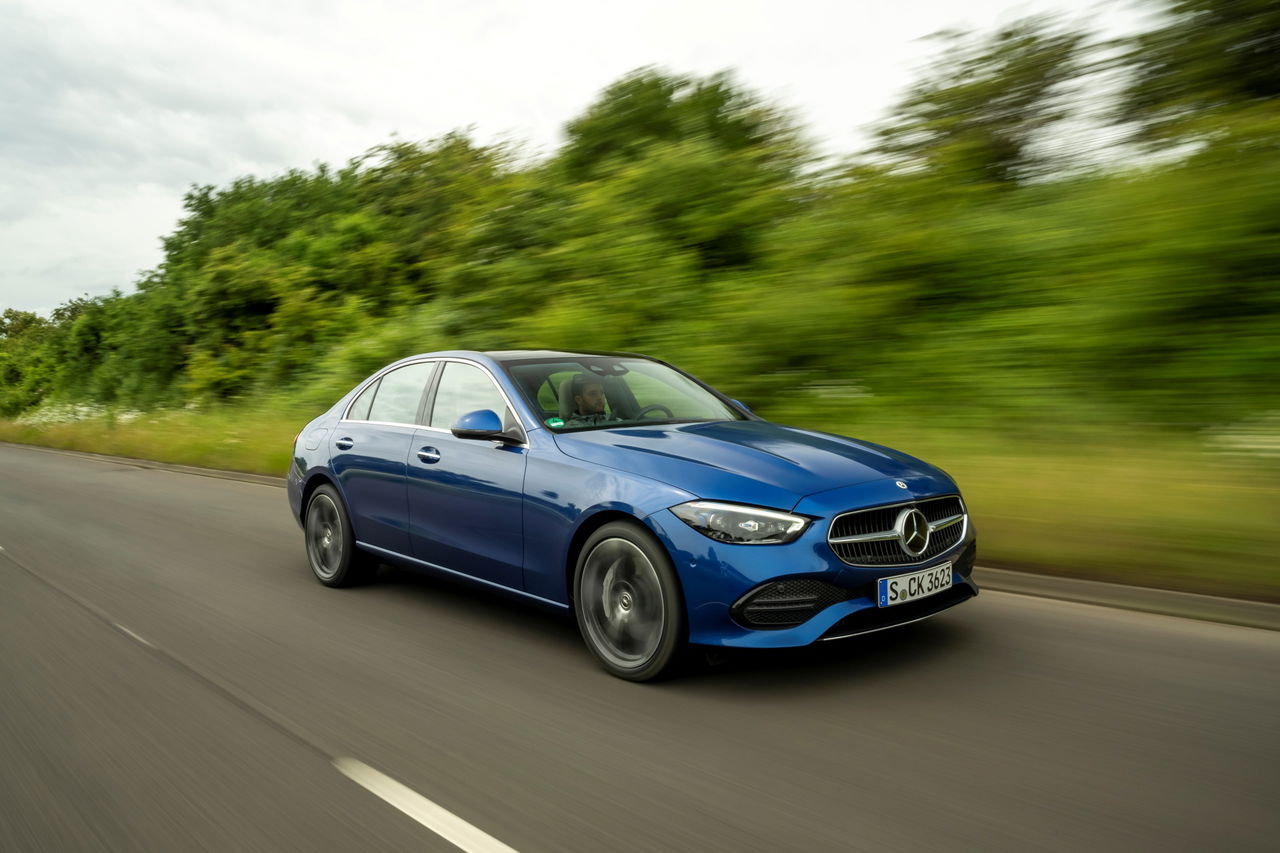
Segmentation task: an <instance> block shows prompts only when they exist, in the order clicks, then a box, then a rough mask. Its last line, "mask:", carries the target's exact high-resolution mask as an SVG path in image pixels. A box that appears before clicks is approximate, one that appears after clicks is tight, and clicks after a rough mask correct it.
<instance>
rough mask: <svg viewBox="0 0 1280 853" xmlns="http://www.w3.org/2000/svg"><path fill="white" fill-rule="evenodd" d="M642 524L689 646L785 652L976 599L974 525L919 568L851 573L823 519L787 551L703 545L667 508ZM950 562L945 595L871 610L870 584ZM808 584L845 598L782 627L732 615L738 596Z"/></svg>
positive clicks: (771, 547)
mask: <svg viewBox="0 0 1280 853" xmlns="http://www.w3.org/2000/svg"><path fill="white" fill-rule="evenodd" d="M646 521H647V522H648V523H649V525H650V527H651V528H652V529H653V530H654V532H655V533H656V534H657V535H658V537H659V538H660V539H662V541H663V544H664V545H666V547H667V551H668V553H669V554H670V555H671V558H672V561H673V562H674V563H675V567H676V571H677V573H678V574H679V575H680V581H681V586H682V588H683V591H684V597H685V606H686V610H687V614H688V619H689V642H691V643H697V644H700V645H707V646H732V647H737V648H788V647H794V646H807V645H810V644H811V643H814V642H816V641H819V640H825V639H837V638H839V637H844V636H852V635H854V634H861V633H867V632H869V631H878V630H882V629H884V628H890V627H893V626H895V625H902V624H906V623H908V622H914V621H916V620H917V619H923V618H925V617H926V616H930V615H933V614H934V613H938V612H940V611H942V610H945V609H947V608H949V607H952V606H954V605H956V604H959V603H960V602H962V601H966V600H968V599H969V598H972V597H973V596H975V595H977V594H978V586H977V584H975V583H974V582H973V578H972V574H973V561H974V554H975V551H976V549H975V547H974V542H975V537H974V531H973V525H972V524H970V525H969V526H968V530H967V532H966V534H965V536H964V538H963V539H961V540H960V542H958V543H957V544H956V545H955V546H954V547H953V548H951V549H950V550H948V551H946V552H945V553H943V554H939V555H938V556H936V557H934V558H933V559H930V560H928V561H927V562H924V563H921V564H919V565H913V566H901V567H898V566H895V567H880V568H858V567H854V566H848V565H846V564H845V563H843V562H841V561H840V559H839V558H838V557H836V555H835V553H834V552H833V551H832V550H831V546H830V545H828V544H827V540H826V537H827V527H828V522H827V520H825V519H823V520H819V521H816V522H814V523H813V524H812V525H810V527H809V529H807V530H806V531H805V532H804V534H803V535H802V536H801V537H800V538H799V539H797V540H796V541H795V542H790V543H788V544H786V545H732V544H727V543H724V542H717V541H715V540H713V539H709V538H708V537H706V536H703V535H702V534H701V533H699V532H697V531H696V530H694V529H693V528H691V527H689V526H688V525H687V524H685V523H684V522H683V521H681V520H680V519H678V518H676V516H675V515H673V514H672V513H671V512H670V511H669V510H662V511H660V512H657V513H654V514H653V515H651V516H649V517H648V518H647V519H646ZM948 561H950V562H951V563H952V577H951V582H952V586H951V589H950V590H947V591H945V592H941V593H938V594H936V595H932V596H929V597H927V598H922V599H918V600H916V601H912V602H908V603H906V604H899V605H895V606H893V607H877V606H876V599H875V594H876V581H877V580H879V579H880V578H883V577H892V576H894V575H900V574H906V573H908V572H914V571H918V570H920V569H926V568H929V567H930V566H936V565H939V564H941V563H945V562H948ZM789 579H794V580H799V579H813V580H820V581H824V582H826V583H830V584H833V585H835V586H838V587H840V588H842V589H843V590H846V591H847V592H848V594H849V598H847V599H846V600H844V601H840V602H838V603H836V604H832V605H831V606H829V607H826V608H825V609H822V610H820V611H818V612H817V613H816V614H814V615H813V616H812V617H810V618H809V619H808V620H807V621H805V622H803V623H801V624H799V625H796V626H794V627H789V628H773V629H762V628H748V627H746V626H744V625H742V624H739V623H738V622H737V621H735V620H734V618H733V616H732V615H731V612H730V610H731V608H732V607H733V605H734V603H735V602H737V601H738V600H739V599H741V598H742V596H744V595H746V594H747V593H748V592H749V591H751V590H753V589H755V588H756V587H757V586H759V585H760V584H763V583H766V582H770V581H777V580H789Z"/></svg>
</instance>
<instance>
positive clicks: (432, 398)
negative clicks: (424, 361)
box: [418, 361, 444, 428]
mask: <svg viewBox="0 0 1280 853" xmlns="http://www.w3.org/2000/svg"><path fill="white" fill-rule="evenodd" d="M443 375H444V362H443V361H437V362H435V369H434V370H432V371H431V378H430V379H429V380H428V381H427V387H426V388H424V389H423V390H422V400H421V402H420V403H419V404H418V427H419V428H422V427H428V428H429V426H430V424H431V407H432V406H434V405H435V402H436V388H438V387H440V377H441V376H443Z"/></svg>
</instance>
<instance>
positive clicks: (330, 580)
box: [303, 483, 378, 587]
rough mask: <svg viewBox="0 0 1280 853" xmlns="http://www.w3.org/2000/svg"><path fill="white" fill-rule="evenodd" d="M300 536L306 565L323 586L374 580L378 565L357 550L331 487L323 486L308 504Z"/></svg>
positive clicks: (347, 518) (342, 506)
mask: <svg viewBox="0 0 1280 853" xmlns="http://www.w3.org/2000/svg"><path fill="white" fill-rule="evenodd" d="M305 519H306V520H305V522H304V523H303V537H304V540H303V541H304V542H305V543H306V549H307V565H309V566H310V567H311V573H312V574H313V575H315V576H316V580H318V581H320V583H322V584H324V585H325V586H334V587H338V586H354V585H356V584H360V583H365V582H367V581H369V580H371V579H372V578H373V575H374V572H376V571H377V568H378V564H377V562H376V561H375V560H374V559H373V558H372V557H370V556H369V555H368V554H366V553H365V552H363V551H361V550H360V549H359V548H357V547H356V537H355V535H354V534H353V533H352V532H351V518H350V516H348V515H347V507H346V504H344V503H343V502H342V496H341V495H339V494H338V490H337V489H335V488H334V487H333V486H330V485H328V484H327V483H326V484H325V485H322V486H320V487H318V488H317V489H316V490H315V491H314V492H312V494H311V499H310V500H309V501H307V513H306V516H305Z"/></svg>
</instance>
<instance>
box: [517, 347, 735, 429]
mask: <svg viewBox="0 0 1280 853" xmlns="http://www.w3.org/2000/svg"><path fill="white" fill-rule="evenodd" d="M503 366H504V367H505V368H506V370H507V372H508V373H509V374H510V375H511V378H512V379H514V380H515V383H516V385H517V386H518V387H519V388H520V391H521V393H523V394H524V397H525V399H526V400H527V401H528V402H529V405H530V406H532V407H533V410H534V412H535V413H537V414H538V415H539V419H540V420H541V421H542V423H544V424H545V425H547V426H548V427H550V428H551V429H553V430H556V431H569V430H580V429H607V428H609V427H617V426H635V425H637V424H657V423H692V422H695V421H734V420H745V419H746V416H745V415H743V414H742V413H741V412H739V411H737V410H736V409H734V408H733V407H732V406H730V405H729V404H728V403H726V402H725V401H724V400H722V399H721V398H720V397H718V396H717V395H716V394H714V393H712V392H711V391H709V390H707V389H706V388H705V387H703V386H702V385H700V384H699V383H697V382H695V381H694V380H692V379H690V378H689V377H688V376H685V375H684V374H683V373H680V372H679V371H678V370H674V369H672V368H670V367H667V366H666V365H665V364H658V363H657V362H653V361H647V360H645V359H641V358H634V357H626V356H594V355H582V356H561V357H559V358H547V359H524V360H519V361H508V362H506V363H505V364H504V365H503Z"/></svg>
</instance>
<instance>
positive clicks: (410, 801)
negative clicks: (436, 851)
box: [333, 758, 516, 853]
mask: <svg viewBox="0 0 1280 853" xmlns="http://www.w3.org/2000/svg"><path fill="white" fill-rule="evenodd" d="M333 766H334V767H336V768H337V769H338V772H339V773H341V774H342V775H343V776H346V777H347V778H348V779H350V780H351V781H352V782H355V783H356V784H357V785H359V786H360V787H362V788H364V789H365V790H366V791H368V792H370V793H371V794H373V795H374V796H376V797H379V798H381V799H383V800H385V801H386V802H387V803H389V804H391V805H393V806H395V807H396V808H397V809H399V810H400V811H402V812H404V813H405V814H407V815H408V816H409V817H411V818H413V819H414V820H416V821H417V822H418V823H420V824H422V825H423V826H425V827H426V828H427V829H429V830H431V831H432V832H434V833H435V834H436V835H438V836H440V837H441V838H443V839H444V840H445V841H448V842H449V843H450V844H453V845H454V846H455V847H458V848H460V849H462V850H465V851H467V853H516V850H515V848H514V847H508V846H507V845H505V844H503V843H502V842H501V841H499V840H498V839H496V838H494V837H493V836H492V835H489V834H488V833H486V832H483V831H481V830H479V829H476V828H475V827H474V826H472V825H471V824H469V823H467V822H466V821H465V820H463V819H462V818H460V817H458V816H457V815H455V814H454V813H453V812H450V811H449V810H447V809H445V808H442V807H440V806H438V805H436V804H435V803H433V802H431V801H430V800H428V799H427V798H426V797H424V796H422V795H421V794H419V793H418V792H417V791H415V790H413V789H412V788H410V787H408V786H406V785H402V784H401V783H399V782H397V781H396V780H395V779H392V778H391V777H390V776H387V775H385V774H383V773H379V772H378V771H377V770H374V769H373V768H372V767H370V766H369V765H367V764H365V763H364V762H362V761H356V760H355V759H354V758H335V759H334V760H333Z"/></svg>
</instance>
